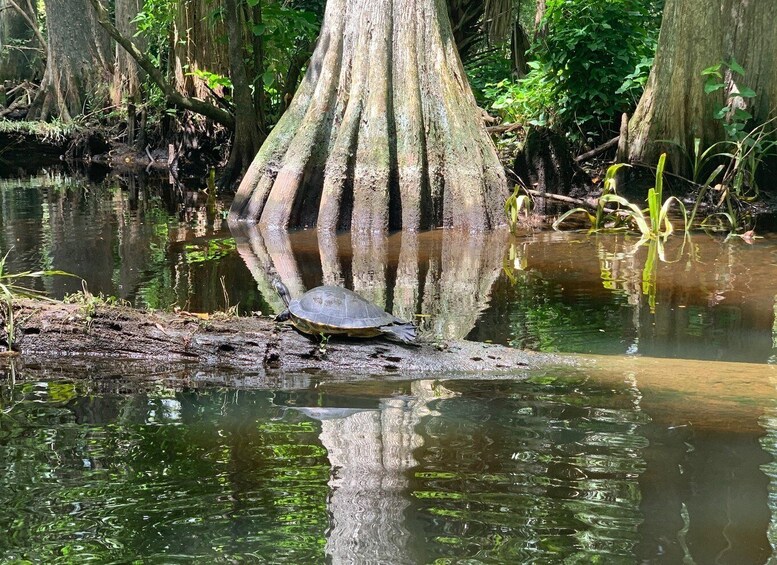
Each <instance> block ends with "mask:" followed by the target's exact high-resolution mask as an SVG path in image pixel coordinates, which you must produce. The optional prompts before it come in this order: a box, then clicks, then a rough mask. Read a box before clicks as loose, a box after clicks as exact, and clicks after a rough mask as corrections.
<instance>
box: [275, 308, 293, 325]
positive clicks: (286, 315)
mask: <svg viewBox="0 0 777 565" xmlns="http://www.w3.org/2000/svg"><path fill="white" fill-rule="evenodd" d="M290 319H291V312H289V310H288V309H286V310H284V311H283V312H281V313H280V314H278V315H277V316H275V321H276V322H286V321H288V320H290Z"/></svg>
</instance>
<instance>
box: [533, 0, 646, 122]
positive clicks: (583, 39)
mask: <svg viewBox="0 0 777 565" xmlns="http://www.w3.org/2000/svg"><path fill="white" fill-rule="evenodd" d="M658 4H659V3H657V2H654V1H651V0H604V1H602V0H596V1H594V0H548V2H547V10H546V13H545V19H544V25H545V26H546V28H547V32H546V37H545V40H544V41H543V42H542V43H540V44H539V45H537V46H536V47H535V54H536V56H537V58H538V59H539V60H540V61H542V62H543V64H544V66H545V67H546V69H547V77H548V80H549V81H550V82H551V84H552V91H553V94H554V96H555V97H556V105H557V112H556V113H557V115H558V118H559V120H560V121H561V122H563V123H564V124H566V125H569V124H572V123H576V124H577V125H578V128H579V130H580V134H582V136H584V137H588V136H591V135H596V134H601V133H606V132H607V131H608V130H614V129H615V127H616V126H617V120H616V116H618V115H620V113H622V112H623V111H626V110H629V109H630V108H632V107H633V106H634V105H635V103H636V100H637V99H638V98H639V94H641V89H642V86H644V83H645V80H646V79H647V74H648V72H649V70H650V65H651V57H652V56H653V53H654V51H655V46H656V41H657V36H658V30H659V27H660V6H659V5H658Z"/></svg>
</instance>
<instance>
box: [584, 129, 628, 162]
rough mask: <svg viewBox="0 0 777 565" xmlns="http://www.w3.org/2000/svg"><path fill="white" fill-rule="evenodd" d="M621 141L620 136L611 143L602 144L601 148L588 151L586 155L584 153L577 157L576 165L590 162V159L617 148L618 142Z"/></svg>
mask: <svg viewBox="0 0 777 565" xmlns="http://www.w3.org/2000/svg"><path fill="white" fill-rule="evenodd" d="M619 139H620V136H618V137H613V138H612V139H611V140H610V141H606V142H604V143H602V144H601V145H600V146H599V147H596V148H595V149H591V150H590V151H587V152H586V153H583V154H582V155H578V156H577V157H575V162H576V163H583V162H585V161H588V159H592V158H594V157H596V156H597V155H600V154H602V153H604V152H605V151H607V150H608V149H610V148H612V147H615V146H616V145H618V140H619Z"/></svg>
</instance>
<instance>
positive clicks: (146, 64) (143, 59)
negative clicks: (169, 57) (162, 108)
mask: <svg viewBox="0 0 777 565" xmlns="http://www.w3.org/2000/svg"><path fill="white" fill-rule="evenodd" d="M89 2H90V3H91V4H92V7H93V8H94V9H95V11H96V12H97V20H98V21H99V22H100V25H101V26H103V28H104V29H105V31H107V32H108V34H109V35H110V36H111V37H112V38H113V39H114V40H115V41H116V43H118V44H119V45H121V46H122V47H123V48H124V49H125V50H126V51H127V53H129V54H130V56H131V57H132V58H133V59H135V61H136V62H137V63H138V65H140V67H141V68H142V69H143V70H144V71H146V73H147V74H148V76H149V77H150V78H151V80H153V81H154V83H156V85H157V86H158V87H159V88H161V89H162V92H163V93H164V95H165V99H166V100H167V101H168V102H169V103H170V104H172V105H173V106H176V107H177V108H180V109H182V110H189V111H191V112H195V113H196V114H202V115H203V116H205V117H206V118H210V119H211V120H213V121H215V122H218V123H220V124H221V125H223V126H226V127H228V128H230V129H232V130H234V129H235V117H234V116H233V115H232V114H230V113H229V112H227V111H226V110H222V109H221V108H218V107H217V106H214V105H212V104H209V103H207V102H205V101H204V100H200V99H198V98H189V97H187V96H184V95H182V94H181V93H180V92H178V91H177V90H175V88H173V86H172V85H171V84H170V83H169V82H168V81H167V80H165V77H164V76H163V75H162V72H161V71H160V70H159V69H158V68H157V67H156V65H154V63H153V62H152V61H151V59H150V58H149V57H147V56H146V55H145V54H144V53H143V52H142V51H141V50H140V49H138V47H137V46H136V45H135V44H134V43H133V42H132V40H130V39H128V38H126V37H124V36H123V35H122V34H121V32H119V30H118V29H116V26H115V25H113V22H111V18H110V15H109V14H108V10H106V9H105V6H103V4H102V2H100V0H89Z"/></svg>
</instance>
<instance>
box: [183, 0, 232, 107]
mask: <svg viewBox="0 0 777 565" xmlns="http://www.w3.org/2000/svg"><path fill="white" fill-rule="evenodd" d="M222 7H223V1H222V0H182V1H180V2H176V13H175V23H174V26H173V30H172V39H173V44H172V50H173V54H174V57H173V62H172V63H173V74H174V76H175V86H176V89H177V90H178V92H180V93H181V94H184V95H186V96H191V97H195V98H200V99H203V100H207V99H208V98H210V97H211V92H210V91H209V90H208V88H207V85H206V84H205V83H204V82H203V81H202V80H201V79H198V78H196V77H195V76H194V75H193V73H194V72H195V71H198V70H205V71H208V72H211V73H215V74H219V75H224V76H226V75H227V74H229V55H228V47H227V42H226V41H221V39H222V38H224V37H226V36H227V31H226V29H225V25H224V21H223V19H222V18H216V19H214V18H212V17H210V15H211V14H212V13H214V12H216V10H217V9H219V8H222ZM218 94H221V92H219V93H218Z"/></svg>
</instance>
